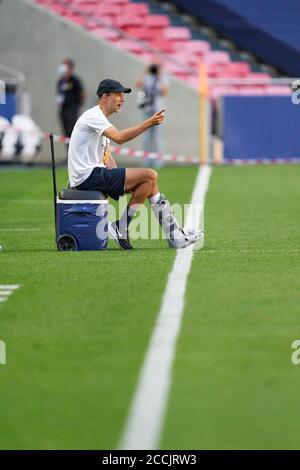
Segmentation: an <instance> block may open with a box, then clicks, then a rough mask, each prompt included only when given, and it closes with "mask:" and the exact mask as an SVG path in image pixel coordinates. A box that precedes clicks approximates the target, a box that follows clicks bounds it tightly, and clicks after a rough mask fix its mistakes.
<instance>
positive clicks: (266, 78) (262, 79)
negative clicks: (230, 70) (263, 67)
mask: <svg viewBox="0 0 300 470" xmlns="http://www.w3.org/2000/svg"><path fill="white" fill-rule="evenodd" d="M247 78H248V79H249V80H251V83H254V84H255V83H258V84H259V85H268V84H270V83H271V81H272V77H271V76H270V75H269V74H268V73H250V74H249V75H248V77H247Z"/></svg>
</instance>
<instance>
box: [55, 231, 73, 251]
mask: <svg viewBox="0 0 300 470" xmlns="http://www.w3.org/2000/svg"><path fill="white" fill-rule="evenodd" d="M57 249H58V250H59V251H77V243H76V240H75V238H74V237H73V236H72V235H61V236H60V237H58V239H57Z"/></svg>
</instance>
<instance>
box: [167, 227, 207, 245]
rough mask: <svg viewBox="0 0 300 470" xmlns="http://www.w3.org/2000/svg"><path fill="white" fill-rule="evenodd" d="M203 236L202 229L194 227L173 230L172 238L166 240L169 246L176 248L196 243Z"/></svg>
mask: <svg viewBox="0 0 300 470" xmlns="http://www.w3.org/2000/svg"><path fill="white" fill-rule="evenodd" d="M203 237H204V231H203V230H195V229H186V230H184V229H179V230H176V231H175V232H174V238H170V239H169V240H168V244H169V247H170V248H175V249H176V250H178V249H180V248H186V247H187V246H189V245H192V244H193V243H196V242H197V241H198V240H201V239H202V238H203Z"/></svg>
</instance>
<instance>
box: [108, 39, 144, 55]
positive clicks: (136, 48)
mask: <svg viewBox="0 0 300 470" xmlns="http://www.w3.org/2000/svg"><path fill="white" fill-rule="evenodd" d="M115 45H116V46H118V47H119V48H120V49H124V50H125V51H128V52H132V53H133V54H137V55H140V54H144V52H145V48H144V47H143V45H141V44H140V43H139V42H138V41H132V40H129V39H118V40H117V41H116V43H115Z"/></svg>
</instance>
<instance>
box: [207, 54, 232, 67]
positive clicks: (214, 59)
mask: <svg viewBox="0 0 300 470" xmlns="http://www.w3.org/2000/svg"><path fill="white" fill-rule="evenodd" d="M203 62H205V63H207V64H225V63H227V62H230V55H229V54H228V52H225V51H210V52H208V53H207V54H205V56H204V57H203Z"/></svg>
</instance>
